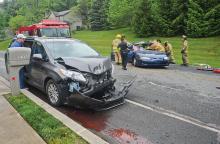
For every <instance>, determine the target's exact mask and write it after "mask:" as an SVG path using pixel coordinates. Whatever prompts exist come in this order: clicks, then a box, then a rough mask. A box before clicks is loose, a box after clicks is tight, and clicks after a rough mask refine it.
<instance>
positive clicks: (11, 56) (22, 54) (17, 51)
mask: <svg viewBox="0 0 220 144" xmlns="http://www.w3.org/2000/svg"><path fill="white" fill-rule="evenodd" d="M30 56H31V49H30V48H25V47H16V48H9V49H8V66H9V67H14V66H24V65H28V64H29V63H30Z"/></svg>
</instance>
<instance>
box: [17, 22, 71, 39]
mask: <svg viewBox="0 0 220 144" xmlns="http://www.w3.org/2000/svg"><path fill="white" fill-rule="evenodd" d="M19 33H22V34H25V35H26V36H38V37H43V36H46V37H71V33H70V26H69V24H68V23H66V22H62V21H58V20H42V21H41V22H40V23H37V24H33V25H30V26H23V27H20V28H19V29H18V31H17V34H19Z"/></svg>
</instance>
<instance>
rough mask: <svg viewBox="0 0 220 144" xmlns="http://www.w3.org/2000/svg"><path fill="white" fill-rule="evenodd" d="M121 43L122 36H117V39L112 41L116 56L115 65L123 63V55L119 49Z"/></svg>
mask: <svg viewBox="0 0 220 144" xmlns="http://www.w3.org/2000/svg"><path fill="white" fill-rule="evenodd" d="M120 43H121V35H120V34H117V35H116V37H115V39H114V40H113V41H112V50H113V53H114V55H115V63H116V64H120V63H121V54H120V49H119V48H118V45H119V44H120Z"/></svg>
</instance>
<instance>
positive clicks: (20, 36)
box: [10, 34, 26, 89]
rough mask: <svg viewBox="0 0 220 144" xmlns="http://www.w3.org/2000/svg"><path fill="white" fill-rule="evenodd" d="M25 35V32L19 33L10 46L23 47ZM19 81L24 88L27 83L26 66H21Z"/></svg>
mask: <svg viewBox="0 0 220 144" xmlns="http://www.w3.org/2000/svg"><path fill="white" fill-rule="evenodd" d="M25 38H26V37H25V36H24V35H23V34H18V35H17V39H16V40H15V41H14V42H13V43H12V44H11V46H10V48H16V47H23V43H24V41H25ZM19 80H20V81H19V83H20V88H21V89H24V88H26V87H25V83H24V67H23V68H21V70H20V71H19Z"/></svg>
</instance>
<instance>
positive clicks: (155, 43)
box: [150, 39, 165, 52]
mask: <svg viewBox="0 0 220 144" xmlns="http://www.w3.org/2000/svg"><path fill="white" fill-rule="evenodd" d="M150 49H152V50H155V51H160V52H165V49H164V47H163V45H162V44H161V41H160V40H159V39H158V40H154V41H153V42H152V44H151V45H150Z"/></svg>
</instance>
